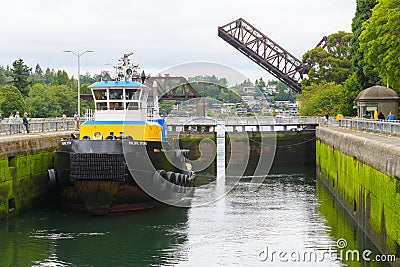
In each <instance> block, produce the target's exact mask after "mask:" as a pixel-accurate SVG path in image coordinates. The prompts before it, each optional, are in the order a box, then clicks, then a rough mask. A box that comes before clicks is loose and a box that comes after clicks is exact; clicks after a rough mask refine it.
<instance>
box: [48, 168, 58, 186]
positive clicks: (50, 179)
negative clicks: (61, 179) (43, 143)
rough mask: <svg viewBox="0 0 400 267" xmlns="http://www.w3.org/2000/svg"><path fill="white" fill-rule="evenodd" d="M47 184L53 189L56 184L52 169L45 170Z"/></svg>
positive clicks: (54, 173)
mask: <svg viewBox="0 0 400 267" xmlns="http://www.w3.org/2000/svg"><path fill="white" fill-rule="evenodd" d="M47 182H48V184H49V186H50V187H52V188H53V187H55V186H56V184H57V176H56V171H55V170H54V169H48V170H47Z"/></svg>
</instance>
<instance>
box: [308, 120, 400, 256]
mask: <svg viewBox="0 0 400 267" xmlns="http://www.w3.org/2000/svg"><path fill="white" fill-rule="evenodd" d="M316 134H317V138H318V140H317V144H316V163H317V172H318V174H319V176H320V177H321V178H322V179H323V181H325V182H326V184H327V185H328V186H329V187H330V189H331V190H332V192H333V193H334V194H335V195H336V196H337V198H338V199H339V200H340V201H341V202H342V203H343V205H344V207H345V208H346V210H347V211H348V212H349V214H350V215H351V216H352V217H353V218H354V219H355V220H356V221H357V222H358V223H359V225H360V226H361V227H362V228H363V230H364V231H365V232H366V233H367V234H368V235H369V236H370V238H371V239H372V240H373V241H374V243H375V244H376V245H377V246H378V247H379V248H380V249H381V251H382V252H384V253H387V254H395V255H397V256H400V190H399V188H400V180H399V176H398V173H399V171H400V170H399V167H400V165H398V164H397V162H398V161H399V159H400V149H399V147H397V146H398V145H399V144H398V143H400V140H396V139H391V138H388V137H383V136H376V135H372V134H369V133H358V132H351V131H347V130H344V129H340V128H323V127H320V128H318V129H317V132H316ZM388 140H389V141H388Z"/></svg>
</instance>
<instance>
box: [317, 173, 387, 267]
mask: <svg viewBox="0 0 400 267" xmlns="http://www.w3.org/2000/svg"><path fill="white" fill-rule="evenodd" d="M316 195H317V198H318V206H319V211H320V212H321V214H323V216H324V218H326V220H327V225H329V226H330V227H331V231H330V234H331V235H332V236H333V237H335V239H336V240H342V241H343V240H344V241H343V242H345V248H343V249H339V248H340V247H339V248H338V247H337V246H336V247H335V249H338V256H339V257H340V258H341V259H342V260H343V262H345V263H346V264H347V266H351V267H353V266H354V267H359V266H370V267H374V266H383V267H385V266H387V267H389V266H391V265H390V264H389V263H385V262H375V261H374V259H375V256H376V255H380V254H381V252H379V250H378V249H377V248H376V246H375V245H374V244H373V243H372V242H371V240H370V239H369V238H368V237H367V236H366V234H365V233H364V232H363V230H362V229H361V228H360V227H358V225H357V223H356V222H355V221H354V220H353V219H352V218H351V217H350V216H349V215H348V214H347V211H346V210H344V208H343V207H342V206H341V204H340V203H339V202H338V201H337V200H336V199H335V197H334V196H333V195H332V194H330V192H329V190H328V188H327V187H326V186H325V184H324V183H323V182H322V180H321V179H317V185H316ZM366 250H370V251H371V252H372V254H371V255H367V254H369V253H367V254H366V255H367V256H368V258H370V259H371V261H365V260H363V256H362V253H363V252H364V251H366ZM357 258H358V259H359V260H357Z"/></svg>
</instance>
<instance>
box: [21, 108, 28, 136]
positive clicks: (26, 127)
mask: <svg viewBox="0 0 400 267" xmlns="http://www.w3.org/2000/svg"><path fill="white" fill-rule="evenodd" d="M27 117H28V113H26V112H25V113H24V116H23V117H22V124H23V125H24V126H25V129H26V133H29V121H28V118H27Z"/></svg>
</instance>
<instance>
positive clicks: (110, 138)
mask: <svg viewBox="0 0 400 267" xmlns="http://www.w3.org/2000/svg"><path fill="white" fill-rule="evenodd" d="M114 139H115V136H114V135H107V137H106V140H114Z"/></svg>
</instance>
